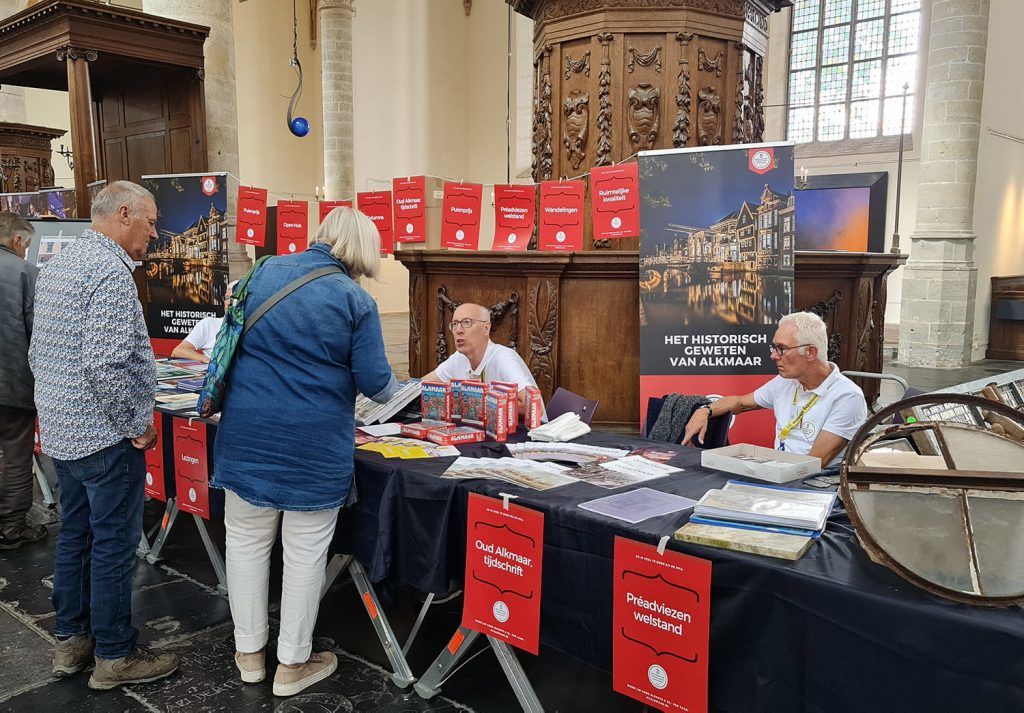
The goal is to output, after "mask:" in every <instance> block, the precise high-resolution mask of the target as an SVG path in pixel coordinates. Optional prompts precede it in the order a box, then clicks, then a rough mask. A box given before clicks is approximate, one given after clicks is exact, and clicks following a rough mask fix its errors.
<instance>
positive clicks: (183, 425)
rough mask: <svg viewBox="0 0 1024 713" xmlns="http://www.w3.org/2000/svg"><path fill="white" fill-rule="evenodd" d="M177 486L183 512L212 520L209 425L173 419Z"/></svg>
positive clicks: (179, 502) (175, 482)
mask: <svg viewBox="0 0 1024 713" xmlns="http://www.w3.org/2000/svg"><path fill="white" fill-rule="evenodd" d="M174 486H175V489H176V490H177V491H178V507H179V508H181V510H182V512H187V513H191V514H193V515H199V516H200V517H202V518H205V519H207V520H209V519H210V468H209V463H208V461H207V457H206V424H205V423H201V422H199V421H196V422H194V423H191V424H190V423H189V422H188V419H184V418H175V419H174Z"/></svg>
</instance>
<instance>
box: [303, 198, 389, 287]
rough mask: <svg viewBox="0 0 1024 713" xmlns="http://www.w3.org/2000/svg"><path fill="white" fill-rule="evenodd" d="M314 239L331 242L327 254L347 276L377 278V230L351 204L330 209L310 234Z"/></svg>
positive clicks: (317, 241) (318, 241)
mask: <svg viewBox="0 0 1024 713" xmlns="http://www.w3.org/2000/svg"><path fill="white" fill-rule="evenodd" d="M313 242H314V243H323V244H324V245H330V246H331V255H333V256H334V257H335V258H337V259H338V260H340V261H341V262H342V263H343V264H344V265H345V267H347V268H348V271H349V274H350V276H351V277H363V276H365V277H372V278H374V279H376V278H377V275H378V274H379V272H380V232H379V231H378V230H377V226H376V225H374V224H373V221H372V220H370V219H369V218H367V217H366V215H365V214H364V213H362V212H361V211H358V210H356V209H355V208H346V207H344V206H342V207H340V208H335V209H334V210H332V211H331V212H330V213H329V214H328V215H327V217H326V218H324V222H322V223H321V224H320V228H319V229H318V230H317V231H316V235H315V236H313Z"/></svg>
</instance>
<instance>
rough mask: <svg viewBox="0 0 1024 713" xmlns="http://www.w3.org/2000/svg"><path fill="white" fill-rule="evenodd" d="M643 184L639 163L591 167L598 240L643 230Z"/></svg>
mask: <svg viewBox="0 0 1024 713" xmlns="http://www.w3.org/2000/svg"><path fill="white" fill-rule="evenodd" d="M639 185H640V170H639V164H637V163H622V164H619V165H618V166H595V167H594V168H592V169H590V212H591V215H592V216H593V218H594V239H595V240H600V239H605V238H631V237H634V236H636V235H639V234H640V203H639V202H638V200H637V196H638V195H639V190H638V189H639Z"/></svg>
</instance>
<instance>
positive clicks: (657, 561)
mask: <svg viewBox="0 0 1024 713" xmlns="http://www.w3.org/2000/svg"><path fill="white" fill-rule="evenodd" d="M710 619H711V562H709V561H708V560H703V559H699V558H697V557H690V556H688V555H684V554H680V553H678V552H673V551H671V550H666V551H665V552H664V554H658V548H656V547H654V546H653V545H647V544H644V543H642V542H637V541H635V540H630V539H627V538H625V537H616V538H615V583H614V585H613V600H612V626H613V627H614V628H613V632H612V685H613V687H614V689H615V690H616V691H618V692H619V693H622V694H625V695H627V696H630V697H631V698H635V699H637V700H638V701H642V702H643V703H645V704H647V705H649V706H652V707H654V708H658V709H660V710H663V711H690V712H695V711H701V712H703V711H706V710H707V709H708V636H709V631H710Z"/></svg>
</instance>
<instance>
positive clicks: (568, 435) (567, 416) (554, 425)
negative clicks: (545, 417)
mask: <svg viewBox="0 0 1024 713" xmlns="http://www.w3.org/2000/svg"><path fill="white" fill-rule="evenodd" d="M585 433H590V426H588V425H587V424H585V423H583V421H581V420H580V417H579V416H578V415H576V414H575V413H572V412H571V411H570V412H568V413H563V414H562V415H561V416H559V417H558V418H556V419H554V420H553V421H548V422H547V423H545V424H544V425H542V426H540V427H538V428H534V429H533V430H531V431H530V432H529V434H528V435H529V436H530V438H531V439H533V440H535V441H547V442H549V443H555V442H558V443H562V442H565V441H571V440H572V439H574V438H579V437H580V436H582V435H583V434H585Z"/></svg>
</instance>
